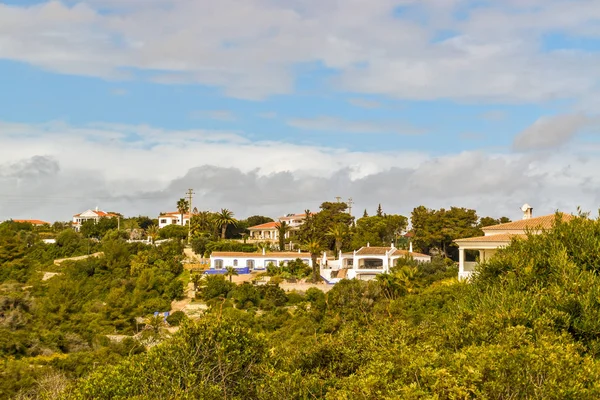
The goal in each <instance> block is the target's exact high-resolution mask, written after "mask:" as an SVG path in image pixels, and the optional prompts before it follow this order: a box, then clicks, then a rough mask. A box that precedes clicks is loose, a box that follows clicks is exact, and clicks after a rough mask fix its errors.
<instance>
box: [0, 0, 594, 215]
mask: <svg viewBox="0 0 600 400" xmlns="http://www.w3.org/2000/svg"><path fill="white" fill-rule="evenodd" d="M591 3H592V2H589V1H583V0H581V1H579V0H573V1H567V0H550V1H541V0H539V1H538V0H527V1H516V0H509V1H503V2H500V1H462V0H452V1H449V0H429V1H421V2H417V1H414V2H411V1H395V0H374V1H373V2H369V4H367V2H363V1H358V0H350V1H348V2H345V3H344V5H341V3H339V2H333V1H331V2H328V1H326V2H317V1H316V0H296V1H290V2H283V3H281V2H271V1H268V0H248V1H247V2H244V3H243V5H242V4H241V3H236V2H233V0H227V1H222V2H219V3H218V4H216V3H214V2H208V1H204V0H198V1H195V2H186V1H183V0H151V1H144V2H140V1H133V0H131V1H118V2H117V1H113V0H89V1H75V0H73V1H62V2H61V1H52V2H46V1H22V0H20V1H12V0H11V1H7V0H4V1H0V141H1V142H3V144H4V146H0V147H4V151H2V150H0V156H1V157H2V159H3V160H4V162H0V168H1V169H0V171H1V170H3V171H4V172H2V173H0V179H3V180H4V182H3V183H4V185H3V187H4V189H2V190H4V191H6V193H2V192H1V191H0V219H4V218H10V217H28V216H30V217H34V216H35V215H33V214H35V213H38V214H40V217H45V218H51V219H63V218H65V217H64V216H65V215H66V216H67V218H68V216H69V215H70V213H71V212H70V211H68V210H71V209H73V211H74V212H75V211H77V212H79V211H82V210H79V208H90V207H92V206H96V205H98V204H96V203H105V204H107V205H106V206H109V207H113V208H122V209H124V210H125V211H126V212H127V213H136V212H138V211H139V212H142V211H143V212H144V213H149V214H151V213H156V212H158V211H160V210H164V209H168V208H169V206H170V205H171V203H172V202H173V199H175V200H176V198H178V197H180V195H181V194H180V193H179V192H178V191H180V190H182V189H181V188H179V186H178V185H180V184H181V185H183V186H182V187H187V186H202V185H203V184H204V183H205V180H206V179H207V175H206V174H209V175H210V176H213V175H215V174H217V175H218V174H219V173H223V174H225V175H227V174H229V173H231V172H232V171H228V172H227V171H225V169H227V168H233V169H235V171H237V172H239V173H240V174H241V175H240V177H241V178H240V177H238V178H235V179H244V180H248V182H246V183H245V184H247V185H249V187H251V188H253V189H252V190H256V189H257V188H260V190H261V193H266V192H271V193H273V194H272V195H264V194H260V195H258V198H257V200H256V201H255V202H250V203H251V204H248V202H247V201H246V202H244V200H243V198H244V196H239V198H240V199H239V200H234V199H235V198H237V197H238V196H237V195H236V193H235V185H233V188H232V189H231V192H226V191H224V190H222V188H220V187H219V185H216V186H215V187H211V188H210V189H207V190H206V194H205V195H204V196H205V198H200V199H199V200H200V201H201V202H204V203H206V207H207V208H215V209H216V208H219V207H220V206H223V205H225V206H228V207H231V208H236V209H237V210H239V211H238V213H240V214H254V213H264V214H268V215H272V216H277V214H278V213H282V212H294V211H296V208H298V209H300V210H303V209H305V208H306V207H313V208H314V207H316V205H318V204H319V203H320V201H323V200H327V199H329V198H331V197H333V196H335V195H341V196H353V197H354V198H357V199H360V200H359V205H358V207H360V208H368V207H371V208H373V207H376V205H377V203H379V202H383V203H385V204H386V206H387V207H388V209H389V210H390V211H393V212H402V213H409V212H410V210H411V209H412V207H414V206H417V205H420V204H425V205H428V206H431V207H442V206H444V207H448V206H451V205H460V206H462V205H464V206H469V207H475V208H478V209H481V210H482V213H487V214H494V215H499V214H502V213H511V212H514V210H515V209H516V210H518V206H515V204H517V203H519V202H525V201H527V202H530V203H533V202H535V201H537V202H539V203H540V204H541V205H542V209H545V210H548V211H550V212H551V211H553V210H554V209H556V208H559V207H567V208H568V207H571V208H573V207H576V206H577V205H583V206H588V207H590V208H593V207H596V203H597V199H598V198H599V196H598V195H597V194H596V193H595V192H593V193H590V192H589V188H582V182H587V183H589V182H595V181H596V180H597V179H600V177H598V176H596V173H593V172H591V169H592V170H593V168H591V167H590V165H588V164H586V163H588V162H589V161H585V162H584V161H581V160H584V159H585V160H587V159H586V158H585V157H591V155H594V154H595V153H594V152H595V151H596V150H595V149H596V146H597V142H598V141H597V137H596V133H595V132H596V131H597V129H598V118H597V115H596V114H595V113H596V111H595V110H594V108H595V104H596V100H598V96H597V94H596V93H597V89H598V83H599V81H600V70H599V69H598V68H597V65H598V61H600V59H599V57H598V56H599V53H600V22H599V21H600V10H596V9H597V8H598V7H595V8H594V7H593V4H591ZM215 141H216V142H219V144H218V146H219V147H217V148H215V147H214V146H216V145H215V144H214V143H215ZM69 143H72V144H73V147H74V148H73V149H69V148H68V147H69V146H70V145H69ZM59 144H60V145H59ZM74 153H75V154H74ZM82 153H85V154H86V156H85V157H84V156H82V155H81V154H82ZM116 154H120V155H121V158H115V159H111V157H116ZM228 154H236V156H235V159H231V156H228ZM274 154H280V155H281V156H280V157H279V156H276V155H274ZM36 157H38V158H36ZM39 157H44V160H46V161H45V162H44V163H42V164H41V166H38V165H37V164H36V163H35V162H33V161H32V160H37V161H39ZM228 157H229V159H228ZM582 157H583V158H582ZM592 158H593V157H592ZM108 159H111V161H110V162H111V163H112V164H111V166H107V165H106V160H108ZM488 159H489V160H495V161H494V162H496V161H497V162H498V163H500V164H498V165H501V166H502V168H504V169H505V172H506V173H505V174H498V171H497V170H496V169H495V168H497V167H493V168H492V170H489V171H488V170H485V168H488V167H486V166H481V168H484V171H483V172H482V173H481V174H474V173H473V169H474V168H475V169H477V168H479V164H481V163H484V164H487V163H486V162H485V160H488ZM184 160H185V162H184ZM225 160H227V161H225ZM482 160H483V161H482ZM557 160H558V164H557ZM494 162H490V163H489V164H490V165H495V164H494ZM478 163H479V164H478ZM140 164H141V165H146V166H147V167H146V168H147V169H146V170H145V172H144V168H143V167H140ZM49 165H51V166H56V168H54V167H52V168H51V170H52V171H50V172H48V171H45V170H44V168H48V166H49ZM32 168H33V170H34V172H33V173H32V171H31V169H32ZM40 168H41V169H40ZM198 168H200V169H202V168H203V169H202V170H201V171H200V172H198ZM207 168H208V169H207ZM210 168H213V170H210V171H212V172H210V173H209V172H207V171H208V170H209V169H210ZM214 168H216V170H215V169H214ZM490 168H491V167H490ZM590 168H591V169H590ZM124 171H126V172H124ZM137 171H139V172H137ZM215 171H218V172H215ZM235 171H234V172H235ZM439 171H442V172H444V174H446V175H444V174H441V175H440V176H438V175H436V174H438V173H439ZM565 171H568V172H565ZM574 171H575V172H574ZM136 172H137V173H138V174H137V175H136ZM226 172H227V173H226ZM194 173H199V174H200V175H199V176H193V174H194ZM469 173H470V174H471V176H469ZM85 174H92V175H93V176H94V177H95V178H94V179H91V180H90V179H86V178H85ZM281 174H283V175H285V174H289V179H291V180H293V181H294V182H295V184H296V185H297V186H300V187H304V191H303V193H302V194H301V195H295V196H292V197H291V198H290V197H289V194H286V193H287V192H286V193H281V194H276V193H277V190H274V189H273V190H270V189H269V188H264V187H263V186H261V185H264V184H265V182H271V183H270V184H272V185H276V184H277V182H278V180H277V179H279V178H278V177H280V176H281ZM510 174H516V175H519V174H520V175H528V176H529V177H530V178H531V179H535V180H536V182H538V184H536V185H535V187H532V185H523V184H521V179H522V176H519V177H511V175H510ZM40 176H44V177H45V178H44V181H52V180H53V179H56V182H57V183H56V186H58V187H60V188H61V190H62V193H69V194H68V195H65V196H66V197H69V198H71V199H72V200H73V201H69V202H62V203H61V205H60V206H61V207H58V206H57V204H56V203H53V202H54V200H53V199H52V198H51V197H52V196H49V195H48V193H47V191H48V189H47V186H45V185H46V183H41V181H40V179H41V178H40ZM73 176H77V177H78V178H77V179H81V181H82V182H89V181H92V182H93V184H91V183H90V184H88V183H86V184H85V185H81V184H78V185H75V184H69V182H72V181H73ZM98 176H101V177H102V179H101V180H100V181H96V180H95V179H96V178H97V177H98ZM227 176H229V175H227ZM32 177H34V178H32ZM186 177H187V178H186ZM384 178H386V179H388V182H394V184H393V185H392V186H391V187H389V188H387V189H382V188H375V189H373V190H374V192H375V193H377V195H378V196H380V199H376V198H370V197H369V196H368V195H367V194H366V193H365V192H369V191H370V190H371V189H369V188H371V187H372V186H371V185H377V184H379V185H381V184H382V183H381V182H382V179H384ZM28 179H29V180H32V179H33V181H31V182H29V181H28ZM493 179H497V180H498V181H497V182H493V181H492V180H493ZM417 180H418V182H417ZM505 180H506V181H505ZM28 182H29V183H28ZM132 182H134V183H132ZM216 182H221V183H222V182H223V179H217V180H216ZM261 182H262V183H261ZM426 182H430V184H431V185H437V186H436V187H439V186H440V185H446V186H444V188H443V190H438V189H434V188H432V187H428V186H427V184H426ZM457 182H464V183H461V184H457ZM506 182H510V184H506ZM513 183H514V185H513ZM559 183H560V185H559ZM15 185H16V186H15ZM461 185H462V186H461ZM519 185H521V186H519ZM398 187H407V188H409V190H410V191H411V194H410V196H406V195H400V194H399V193H398V190H397V189H395V188H398ZM565 187H571V188H574V190H575V189H576V190H575V191H573V190H571V195H566V194H565ZM99 188H101V190H100V191H99ZM125 188H128V189H131V188H134V191H135V193H137V194H138V195H139V196H138V197H140V198H143V197H144V196H146V197H151V198H155V197H158V198H159V200H157V201H156V202H155V203H150V202H146V203H144V204H134V203H132V202H131V201H130V200H127V201H125V200H123V194H122V193H123V192H125V191H126V190H125ZM359 188H362V189H359ZM491 188H494V189H491ZM540 188H542V189H543V190H542V189H540ZM359 190H362V192H360V191H359ZM40 191H44V195H43V196H40V202H42V200H43V198H44V196H45V197H46V198H47V200H48V201H46V203H47V204H48V205H44V208H43V210H42V209H40V208H39V207H40V203H35V204H33V203H25V204H18V203H19V202H18V201H14V199H15V198H26V197H28V196H30V195H31V194H32V193H38V192H40ZM338 192H344V193H338ZM8 193H11V196H13V197H12V198H11V199H12V200H11V201H8V200H4V202H3V201H2V199H3V197H1V196H4V199H7V198H8V197H7V196H8ZM261 196H262V197H261ZM278 196H279V197H278ZM82 199H89V201H88V202H87V203H90V204H89V205H88V204H87V203H86V202H85V201H82ZM91 203H94V204H91ZM498 203H501V204H498ZM512 203H515V204H512ZM100 205H102V204H100ZM36 208H37V209H36ZM171 208H172V207H171ZM291 208H294V209H293V210H292V209H291Z"/></svg>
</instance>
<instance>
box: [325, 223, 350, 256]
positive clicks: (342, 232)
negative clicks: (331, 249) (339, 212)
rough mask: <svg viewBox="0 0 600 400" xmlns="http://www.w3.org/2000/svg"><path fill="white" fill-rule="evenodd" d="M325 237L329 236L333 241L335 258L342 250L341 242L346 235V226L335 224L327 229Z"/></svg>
mask: <svg viewBox="0 0 600 400" xmlns="http://www.w3.org/2000/svg"><path fill="white" fill-rule="evenodd" d="M326 235H327V236H331V237H333V238H334V239H335V252H336V257H337V255H338V254H339V252H340V250H341V249H342V242H343V241H344V238H345V237H346V236H347V235H348V227H347V226H346V224H342V223H341V222H340V223H337V224H335V225H334V226H332V227H331V228H329V230H328V231H327V233H326Z"/></svg>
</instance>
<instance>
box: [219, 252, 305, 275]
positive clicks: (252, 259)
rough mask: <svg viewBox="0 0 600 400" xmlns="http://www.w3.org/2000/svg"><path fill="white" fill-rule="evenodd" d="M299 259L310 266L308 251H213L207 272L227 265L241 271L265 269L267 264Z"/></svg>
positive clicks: (221, 268) (222, 268)
mask: <svg viewBox="0 0 600 400" xmlns="http://www.w3.org/2000/svg"><path fill="white" fill-rule="evenodd" d="M298 258H299V259H301V260H302V261H303V262H304V263H306V264H307V265H309V266H312V261H311V258H310V253H302V252H300V251H298V252H277V253H275V252H267V251H265V249H263V251H262V253H242V252H234V251H213V252H212V254H211V255H210V270H209V273H211V272H212V273H216V272H218V271H222V270H224V269H225V268H227V267H234V268H236V269H238V270H241V271H240V272H241V273H250V272H251V271H253V270H265V269H267V266H268V265H269V264H273V265H275V266H279V264H280V263H281V262H283V263H284V264H286V263H288V262H290V261H293V260H296V259H298Z"/></svg>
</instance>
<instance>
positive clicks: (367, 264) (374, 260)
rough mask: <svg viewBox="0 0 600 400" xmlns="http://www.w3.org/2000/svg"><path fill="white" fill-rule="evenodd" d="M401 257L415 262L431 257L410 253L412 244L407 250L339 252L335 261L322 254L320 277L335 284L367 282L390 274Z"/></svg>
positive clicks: (381, 248)
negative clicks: (345, 280) (353, 281)
mask: <svg viewBox="0 0 600 400" xmlns="http://www.w3.org/2000/svg"><path fill="white" fill-rule="evenodd" d="M401 257H412V258H413V259H415V260H417V261H422V262H430V261H431V256H428V255H427V254H421V253H415V252H413V251H412V243H411V244H410V248H409V250H401V249H397V248H396V247H394V246H393V245H392V246H391V247H371V246H369V245H368V244H367V246H366V247H361V248H360V249H358V250H354V252H352V253H342V252H340V254H339V257H338V259H337V260H328V259H327V257H326V255H325V254H323V257H322V259H321V276H322V277H323V278H324V279H325V280H326V281H328V282H329V283H335V282H338V281H340V280H341V279H344V278H347V279H353V278H356V279H360V280H369V279H373V278H375V276H376V275H378V274H383V273H387V272H390V268H392V267H393V266H394V265H395V264H396V260H398V259H399V258H401Z"/></svg>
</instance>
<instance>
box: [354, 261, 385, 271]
mask: <svg viewBox="0 0 600 400" xmlns="http://www.w3.org/2000/svg"><path fill="white" fill-rule="evenodd" d="M358 268H360V269H381V268H383V260H382V259H381V258H364V259H362V260H359V261H358Z"/></svg>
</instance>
